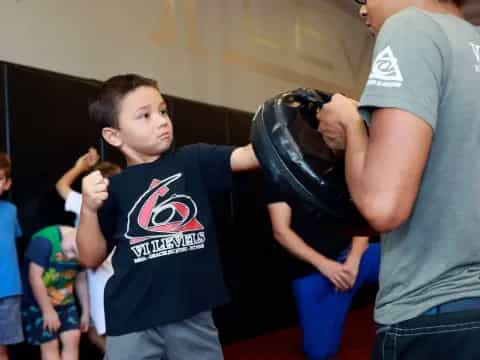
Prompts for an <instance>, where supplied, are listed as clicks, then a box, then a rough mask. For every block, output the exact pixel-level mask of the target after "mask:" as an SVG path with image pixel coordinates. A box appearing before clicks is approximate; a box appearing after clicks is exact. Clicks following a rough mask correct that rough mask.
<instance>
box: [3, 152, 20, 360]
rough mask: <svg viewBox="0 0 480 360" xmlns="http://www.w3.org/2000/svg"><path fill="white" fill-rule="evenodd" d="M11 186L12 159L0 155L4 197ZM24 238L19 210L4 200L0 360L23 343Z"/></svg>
mask: <svg viewBox="0 0 480 360" xmlns="http://www.w3.org/2000/svg"><path fill="white" fill-rule="evenodd" d="M11 185H12V179H11V163H10V158H9V157H8V155H7V154H5V153H3V152H0V196H1V195H2V194H3V193H4V192H5V191H8V190H9V189H10V186H11ZM21 234H22V232H21V229H20V225H19V224H18V219H17V208H16V207H15V205H13V204H11V203H9V202H8V201H5V200H0V274H1V276H2V280H1V281H0V360H8V352H7V345H11V344H16V343H19V342H21V341H23V333H22V322H21V312H20V305H21V295H22V287H21V280H20V270H19V267H18V257H17V247H16V244H15V240H16V238H18V237H19V236H21Z"/></svg>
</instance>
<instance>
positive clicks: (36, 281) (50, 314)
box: [28, 262, 61, 333]
mask: <svg viewBox="0 0 480 360" xmlns="http://www.w3.org/2000/svg"><path fill="white" fill-rule="evenodd" d="M43 273H44V268H43V267H42V266H40V265H38V264H36V263H34V262H30V264H29V266H28V281H29V282H30V286H31V288H32V293H33V296H34V298H35V300H36V301H37V304H38V306H39V308H40V311H41V312H42V318H43V329H44V330H48V331H50V332H52V333H53V332H56V331H57V330H58V329H60V326H61V322H60V318H59V317H58V314H57V312H56V311H55V308H54V307H53V304H52V301H51V299H50V297H49V296H48V292H47V288H46V287H45V284H44V283H43V279H42V277H43Z"/></svg>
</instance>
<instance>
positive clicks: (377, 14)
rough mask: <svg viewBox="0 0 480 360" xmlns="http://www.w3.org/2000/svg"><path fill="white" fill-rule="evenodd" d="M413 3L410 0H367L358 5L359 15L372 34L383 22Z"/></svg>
mask: <svg viewBox="0 0 480 360" xmlns="http://www.w3.org/2000/svg"><path fill="white" fill-rule="evenodd" d="M412 5H415V1H412V0H367V1H366V3H365V4H364V5H362V6H361V7H360V17H361V18H362V20H363V21H364V22H365V25H367V27H368V30H369V32H370V33H371V34H372V35H374V36H375V35H377V34H378V32H379V31H380V28H381V27H382V25H383V23H384V22H385V21H386V20H387V19H388V18H389V17H390V16H392V15H394V14H395V13H397V12H398V11H400V10H402V9H405V8H407V7H409V6H412Z"/></svg>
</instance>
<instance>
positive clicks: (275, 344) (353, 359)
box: [224, 305, 375, 360]
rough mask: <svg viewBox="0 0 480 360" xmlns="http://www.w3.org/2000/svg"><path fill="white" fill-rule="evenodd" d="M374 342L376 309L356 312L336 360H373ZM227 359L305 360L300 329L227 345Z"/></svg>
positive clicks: (352, 316)
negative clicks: (374, 310) (374, 314)
mask: <svg viewBox="0 0 480 360" xmlns="http://www.w3.org/2000/svg"><path fill="white" fill-rule="evenodd" d="M374 340H375V327H374V323H373V307H372V306H371V305H367V306H363V307H361V308H355V309H352V310H351V311H350V313H349V315H348V318H347V322H346V324H345V331H344V333H343V337H342V342H341V347H340V352H339V353H338V355H337V356H336V357H335V358H334V359H332V360H367V359H370V358H371V350H372V348H373V343H374ZM224 355H225V360H305V357H304V356H303V354H302V351H301V333H300V329H299V328H298V327H294V328H290V329H283V330H279V331H276V332H274V333H270V334H267V335H263V336H259V337H256V338H253V339H250V340H247V341H244V342H240V343H236V344H231V345H227V346H226V347H225V348H224Z"/></svg>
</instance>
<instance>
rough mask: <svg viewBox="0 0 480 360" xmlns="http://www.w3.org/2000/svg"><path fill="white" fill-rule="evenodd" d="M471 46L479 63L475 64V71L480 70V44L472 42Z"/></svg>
mask: <svg viewBox="0 0 480 360" xmlns="http://www.w3.org/2000/svg"><path fill="white" fill-rule="evenodd" d="M470 46H471V47H472V50H473V54H474V55H475V58H476V59H477V64H475V71H476V72H480V45H477V44H474V43H473V42H471V43H470Z"/></svg>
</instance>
